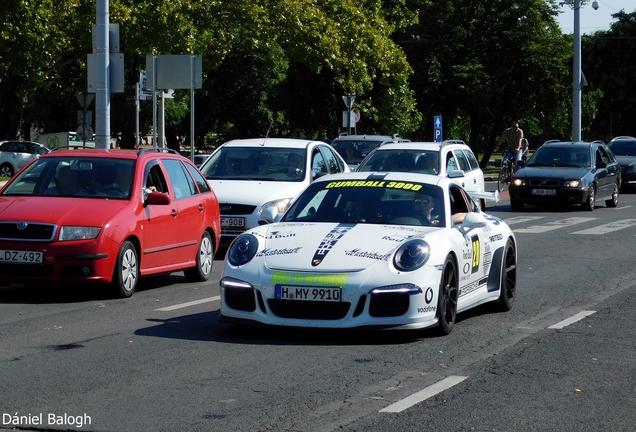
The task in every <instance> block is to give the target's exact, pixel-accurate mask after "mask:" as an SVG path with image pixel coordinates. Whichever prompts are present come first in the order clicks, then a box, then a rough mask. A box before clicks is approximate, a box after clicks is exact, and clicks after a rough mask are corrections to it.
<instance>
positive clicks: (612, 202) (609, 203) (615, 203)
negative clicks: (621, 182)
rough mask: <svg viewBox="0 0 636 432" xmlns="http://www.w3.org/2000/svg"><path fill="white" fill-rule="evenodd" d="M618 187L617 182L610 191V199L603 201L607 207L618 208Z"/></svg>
mask: <svg viewBox="0 0 636 432" xmlns="http://www.w3.org/2000/svg"><path fill="white" fill-rule="evenodd" d="M619 189H620V187H619V186H618V182H616V183H614V189H613V190H612V199H609V200H607V201H605V205H606V206H608V207H616V206H618V191H619Z"/></svg>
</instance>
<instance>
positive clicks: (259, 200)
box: [201, 138, 350, 241]
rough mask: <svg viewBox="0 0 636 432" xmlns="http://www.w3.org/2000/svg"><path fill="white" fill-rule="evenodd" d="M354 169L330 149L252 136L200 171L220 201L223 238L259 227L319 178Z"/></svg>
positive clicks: (231, 144)
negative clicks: (266, 212)
mask: <svg viewBox="0 0 636 432" xmlns="http://www.w3.org/2000/svg"><path fill="white" fill-rule="evenodd" d="M349 171H350V169H349V167H348V166H347V164H346V163H345V161H344V160H343V159H342V157H340V155H338V153H337V152H336V151H335V150H334V149H333V147H331V146H330V145H328V144H326V143H324V142H322V141H313V140H304V139H292V138H251V139H240V140H233V141H229V142H227V143H225V144H223V145H221V146H220V147H219V148H218V149H216V151H215V152H214V153H213V154H212V155H211V156H210V157H209V158H208V159H207V160H206V161H205V162H204V163H203V165H202V166H201V172H202V173H203V175H204V176H205V177H206V179H207V180H208V183H209V184H210V186H211V187H212V189H213V190H214V193H216V196H217V197H218V199H219V207H220V210H221V239H222V240H225V241H231V240H232V239H233V238H234V237H236V236H238V235H239V234H242V233H243V232H245V231H247V230H248V229H251V228H254V227H257V226H259V225H261V224H263V223H264V222H263V221H262V220H261V214H262V212H263V210H265V209H267V208H268V207H275V208H276V211H277V212H278V213H280V214H281V215H282V214H283V213H284V212H285V211H286V210H287V207H288V206H289V204H290V203H291V202H292V200H293V199H294V198H296V197H297V196H298V195H299V194H300V193H301V192H302V191H303V190H304V189H305V188H306V187H307V186H309V184H310V183H311V182H313V181H314V180H315V179H317V178H319V177H322V176H325V175H328V174H337V173H342V172H349Z"/></svg>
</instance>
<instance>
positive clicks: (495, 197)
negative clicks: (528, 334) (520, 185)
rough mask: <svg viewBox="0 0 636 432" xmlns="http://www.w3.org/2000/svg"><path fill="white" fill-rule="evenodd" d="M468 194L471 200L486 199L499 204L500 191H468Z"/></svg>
mask: <svg viewBox="0 0 636 432" xmlns="http://www.w3.org/2000/svg"><path fill="white" fill-rule="evenodd" d="M466 193H468V195H470V196H471V198H473V199H475V200H478V199H485V200H489V201H494V202H499V191H494V192H486V191H483V192H477V191H466Z"/></svg>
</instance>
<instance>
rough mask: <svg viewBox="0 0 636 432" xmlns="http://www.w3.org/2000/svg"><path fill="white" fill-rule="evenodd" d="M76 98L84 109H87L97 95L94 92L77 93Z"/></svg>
mask: <svg viewBox="0 0 636 432" xmlns="http://www.w3.org/2000/svg"><path fill="white" fill-rule="evenodd" d="M75 98H76V99H77V101H78V102H79V104H80V106H81V107H82V109H83V110H86V108H88V107H89V106H90V104H91V102H93V99H94V98H95V95H94V94H92V93H89V94H76V95H75Z"/></svg>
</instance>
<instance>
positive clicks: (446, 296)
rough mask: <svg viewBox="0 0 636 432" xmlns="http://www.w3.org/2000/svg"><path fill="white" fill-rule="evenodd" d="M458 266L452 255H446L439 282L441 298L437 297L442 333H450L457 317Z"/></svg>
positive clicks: (440, 330) (439, 328)
mask: <svg viewBox="0 0 636 432" xmlns="http://www.w3.org/2000/svg"><path fill="white" fill-rule="evenodd" d="M457 294H458V283H457V266H456V265H455V261H454V260H453V258H452V257H450V256H448V257H446V262H445V263H444V269H443V270H442V280H441V281H440V284H439V298H438V299H437V317H438V321H439V327H438V332H439V333H440V334H441V335H447V334H450V332H452V331H453V327H454V326H455V320H456V319H457Z"/></svg>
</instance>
